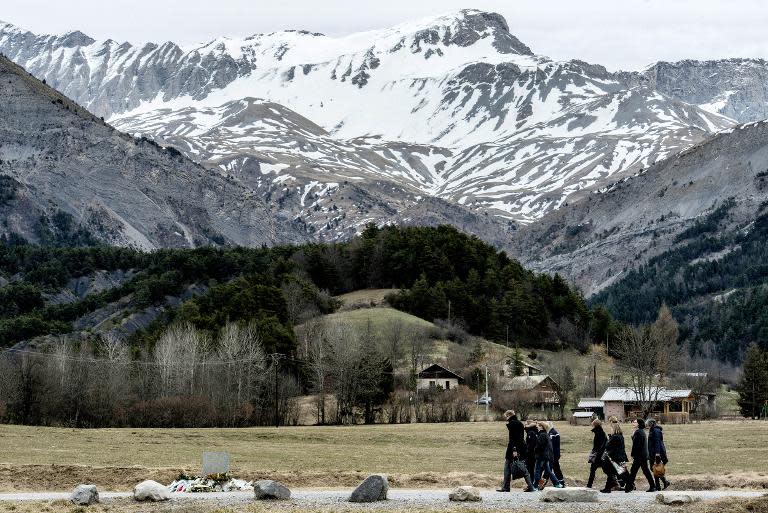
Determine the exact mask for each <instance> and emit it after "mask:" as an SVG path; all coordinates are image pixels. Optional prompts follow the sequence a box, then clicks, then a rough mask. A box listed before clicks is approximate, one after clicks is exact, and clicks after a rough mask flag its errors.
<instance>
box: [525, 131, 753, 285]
mask: <svg viewBox="0 0 768 513" xmlns="http://www.w3.org/2000/svg"><path fill="white" fill-rule="evenodd" d="M766 201H768V122H757V123H751V124H747V125H741V126H739V127H737V128H735V129H733V130H728V131H724V132H722V133H719V134H718V135H716V136H715V137H713V138H712V139H710V140H708V141H706V142H704V143H701V144H699V145H696V146H694V147H692V148H690V149H688V150H686V151H684V152H682V153H681V154H679V155H676V156H673V157H670V158H668V159H666V160H663V161H661V162H659V163H657V164H655V165H654V166H651V167H650V168H648V169H647V170H646V171H645V172H643V173H641V174H639V175H637V176H634V177H630V178H627V179H624V180H621V181H619V182H617V183H615V184H613V185H611V186H610V187H607V188H605V189H603V190H601V191H599V192H595V193H592V194H590V195H588V196H587V197H585V198H583V199H582V200H581V201H578V202H575V203H573V204H570V205H568V206H567V207H564V208H562V209H560V210H559V211H557V212H553V213H552V214H550V215H548V216H546V217H544V218H543V219H541V220H540V221H539V222H537V223H536V224H535V225H531V226H527V227H524V228H523V229H522V230H520V231H519V232H518V233H517V236H516V237H515V240H514V241H513V244H514V246H515V249H514V251H513V254H516V255H518V256H520V257H521V258H522V259H523V261H524V262H525V263H526V264H527V265H529V266H531V267H533V268H536V269H547V270H548V271H550V272H555V271H557V272H560V273H562V274H563V275H565V276H567V277H568V278H569V279H571V280H574V281H575V282H576V283H578V284H579V286H581V287H582V289H583V290H584V291H585V292H586V293H587V294H592V293H595V292H597V291H600V290H602V289H603V288H605V287H607V286H609V285H611V284H612V283H615V282H617V281H620V280H621V279H622V278H623V277H624V276H626V274H627V273H628V272H629V271H630V270H632V269H637V268H638V267H639V266H640V265H642V264H644V263H646V262H648V261H649V259H651V258H652V257H654V256H657V255H660V254H662V253H664V252H667V251H670V250H672V249H675V248H680V247H685V246H686V245H688V244H689V243H690V242H691V240H695V239H697V238H699V235H701V234H704V233H707V232H708V231H713V232H715V233H717V234H735V233H739V231H741V230H747V231H749V230H750V229H751V226H752V223H753V221H754V220H755V218H756V217H757V216H758V214H759V213H760V212H761V211H762V209H763V208H764V207H765V205H766V203H765V202H766ZM718 209H721V210H720V211H719V212H727V215H724V214H723V215H717V216H716V217H717V219H714V220H712V219H710V216H712V215H713V213H715V212H718ZM708 219H710V220H709V221H707V222H709V223H714V224H713V227H711V228H712V229H711V230H709V229H708V230H703V231H701V234H699V233H693V235H690V236H684V235H681V234H684V233H688V234H690V233H692V232H691V230H694V231H695V230H696V226H698V225H699V224H700V223H702V222H704V221H706V220H708ZM697 223H699V224H697ZM686 230H687V232H686ZM736 244H737V243H736V242H733V243H731V245H732V246H733V247H720V248H718V254H713V255H698V254H697V255H695V257H696V258H703V259H708V258H712V259H718V258H721V257H722V255H724V254H726V253H728V252H729V251H731V250H733V249H735V245H736ZM721 252H722V253H721ZM718 255H719V256H718ZM687 264H688V262H686V261H682V262H680V265H681V266H682V267H685V266H686V265H687ZM670 286H672V285H670Z"/></svg>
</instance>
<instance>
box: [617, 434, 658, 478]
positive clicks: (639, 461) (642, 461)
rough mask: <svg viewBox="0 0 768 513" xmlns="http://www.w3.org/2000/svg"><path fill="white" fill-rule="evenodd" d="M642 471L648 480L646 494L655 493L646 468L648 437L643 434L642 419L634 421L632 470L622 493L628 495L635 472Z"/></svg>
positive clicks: (650, 476)
mask: <svg viewBox="0 0 768 513" xmlns="http://www.w3.org/2000/svg"><path fill="white" fill-rule="evenodd" d="M640 469H642V470H643V475H644V476H645V478H646V479H647V480H648V490H646V491H647V492H655V491H656V483H654V482H653V474H651V469H650V468H648V437H647V436H646V434H645V421H644V420H643V419H636V420H635V431H634V433H632V468H631V469H630V471H629V478H628V480H627V484H626V486H625V487H624V491H625V492H627V493H629V492H631V491H632V490H634V489H635V478H636V477H637V471H638V470H640Z"/></svg>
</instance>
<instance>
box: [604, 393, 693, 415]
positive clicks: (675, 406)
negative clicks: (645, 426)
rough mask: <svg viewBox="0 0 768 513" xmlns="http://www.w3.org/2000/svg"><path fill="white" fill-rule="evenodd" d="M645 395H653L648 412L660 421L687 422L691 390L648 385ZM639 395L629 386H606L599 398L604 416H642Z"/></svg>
mask: <svg viewBox="0 0 768 513" xmlns="http://www.w3.org/2000/svg"><path fill="white" fill-rule="evenodd" d="M643 395H645V397H649V398H650V397H654V396H655V399H656V404H654V405H653V407H652V408H651V412H650V414H651V415H652V416H654V417H656V418H657V419H658V420H659V421H661V422H666V423H670V424H687V423H688V421H689V414H690V411H691V405H692V404H693V401H694V396H693V392H692V391H691V390H668V389H666V388H664V387H650V388H648V390H647V391H646V393H645V394H643ZM640 396H641V394H638V393H637V391H635V390H633V389H632V388H629V387H608V389H607V390H606V391H605V393H604V394H603V396H602V397H601V398H600V400H602V401H603V403H604V407H603V413H604V414H605V417H606V418H608V417H611V416H615V417H616V418H617V419H619V422H624V421H626V420H628V419H633V418H637V417H642V416H643V412H642V409H641V407H640V404H639V403H640V399H639V398H640Z"/></svg>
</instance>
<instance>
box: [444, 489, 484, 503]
mask: <svg viewBox="0 0 768 513" xmlns="http://www.w3.org/2000/svg"><path fill="white" fill-rule="evenodd" d="M448 500H449V501H453V502H479V501H481V500H483V499H482V497H480V490H478V489H477V488H475V487H474V486H459V487H458V488H456V489H454V490H453V491H452V492H451V493H449V494H448Z"/></svg>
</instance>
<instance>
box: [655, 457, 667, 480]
mask: <svg viewBox="0 0 768 513" xmlns="http://www.w3.org/2000/svg"><path fill="white" fill-rule="evenodd" d="M651 472H652V473H653V477H664V475H665V474H666V473H667V466H666V465H664V462H663V461H661V458H660V457H659V456H656V460H655V461H654V462H653V465H652V466H651Z"/></svg>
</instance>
